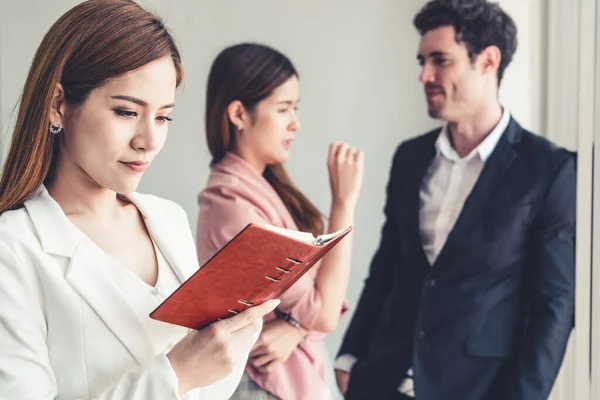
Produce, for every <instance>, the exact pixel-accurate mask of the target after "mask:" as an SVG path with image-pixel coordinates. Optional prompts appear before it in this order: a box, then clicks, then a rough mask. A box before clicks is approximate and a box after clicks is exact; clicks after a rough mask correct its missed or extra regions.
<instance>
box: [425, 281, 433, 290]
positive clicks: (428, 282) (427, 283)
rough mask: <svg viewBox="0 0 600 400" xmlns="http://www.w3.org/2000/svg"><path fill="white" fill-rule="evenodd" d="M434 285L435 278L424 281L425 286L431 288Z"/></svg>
mask: <svg viewBox="0 0 600 400" xmlns="http://www.w3.org/2000/svg"><path fill="white" fill-rule="evenodd" d="M434 286H435V279H428V280H426V281H425V287H426V288H429V289H431V288H432V287H434Z"/></svg>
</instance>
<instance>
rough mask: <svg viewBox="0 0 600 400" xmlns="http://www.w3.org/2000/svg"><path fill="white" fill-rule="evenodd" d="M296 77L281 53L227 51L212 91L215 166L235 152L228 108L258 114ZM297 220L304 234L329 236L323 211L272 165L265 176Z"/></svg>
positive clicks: (209, 107)
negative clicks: (261, 104)
mask: <svg viewBox="0 0 600 400" xmlns="http://www.w3.org/2000/svg"><path fill="white" fill-rule="evenodd" d="M293 76H298V72H297V71H296V69H295V68H294V65H293V64H292V62H291V61H290V60H289V59H288V58H287V57H286V56H284V55H283V54H281V53H280V52H278V51H277V50H275V49H273V48H271V47H268V46H264V45H261V44H255V43H242V44H238V45H235V46H231V47H228V48H226V49H225V50H223V51H222V52H221V53H220V54H219V55H218V56H217V57H216V59H215V61H214V62H213V64H212V67H211V70H210V74H209V77H208V85H207V86H208V87H207V91H206V139H207V141H208V148H209V150H210V153H211V155H212V157H213V158H212V162H211V165H214V164H216V163H218V162H219V161H221V159H222V158H223V157H225V154H226V153H227V152H228V151H232V150H233V149H234V147H235V139H236V138H235V127H234V126H233V123H232V122H231V121H230V120H229V116H228V114H227V108H228V107H229V105H230V104H231V102H233V101H235V100H238V101H240V102H241V103H242V104H243V105H244V107H245V108H246V110H248V111H249V112H252V111H253V109H254V108H255V107H256V105H258V103H259V102H260V101H261V100H264V99H266V98H267V97H269V96H270V95H271V93H272V92H273V91H274V90H275V89H276V88H278V87H279V86H281V85H282V84H283V83H285V82H286V81H287V80H288V79H290V78H291V77H293ZM263 176H264V177H265V179H266V180H267V181H268V182H269V184H270V185H271V186H272V187H273V188H274V189H275V191H276V192H277V194H278V195H279V197H280V198H281V200H282V201H283V204H285V206H286V208H287V209H288V211H289V212H290V214H291V215H292V218H293V219H294V222H296V225H298V228H299V229H300V230H303V231H308V232H312V233H313V234H315V235H320V234H321V233H323V218H322V215H321V213H320V212H319V210H318V209H317V208H316V207H315V206H314V204H313V203H311V202H310V200H308V198H307V197H306V196H304V195H303V194H302V192H300V190H298V188H296V186H295V185H294V184H293V182H292V180H291V179H290V177H289V175H288V174H287V172H286V170H285V168H284V167H283V165H281V164H275V165H268V166H267V168H266V169H265V172H264V174H263Z"/></svg>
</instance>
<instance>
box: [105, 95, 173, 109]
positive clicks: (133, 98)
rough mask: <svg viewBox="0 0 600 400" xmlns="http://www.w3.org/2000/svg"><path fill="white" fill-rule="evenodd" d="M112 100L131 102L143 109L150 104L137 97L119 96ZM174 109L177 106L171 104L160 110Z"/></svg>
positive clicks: (113, 97)
mask: <svg viewBox="0 0 600 400" xmlns="http://www.w3.org/2000/svg"><path fill="white" fill-rule="evenodd" d="M111 98H112V99H116V100H125V101H129V102H131V103H135V104H137V105H138V106H141V107H146V106H147V105H148V103H146V102H145V101H144V100H141V99H138V98H137V97H132V96H125V95H117V96H111ZM173 107H175V104H173V103H171V104H166V105H164V106H162V107H161V108H160V109H161V110H162V109H163V108H173Z"/></svg>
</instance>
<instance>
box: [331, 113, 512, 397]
mask: <svg viewBox="0 0 600 400" xmlns="http://www.w3.org/2000/svg"><path fill="white" fill-rule="evenodd" d="M509 122H510V113H509V112H508V111H507V110H506V108H504V111H503V113H502V117H501V118H500V121H499V122H498V124H497V125H496V127H495V128H494V129H493V130H492V131H491V132H490V134H489V135H488V136H487V137H486V138H485V139H484V140H483V141H482V142H481V143H480V144H479V146H477V147H476V148H475V149H473V151H471V153H469V154H468V155H467V156H466V157H463V158H461V157H460V156H459V155H458V153H457V152H456V150H454V148H453V147H452V143H451V141H450V137H449V135H448V126H447V125H445V126H444V127H443V128H442V131H441V132H440V134H439V137H438V139H437V141H436V143H435V148H436V155H435V157H434V159H433V160H432V162H431V164H430V165H429V168H428V169H427V173H426V174H425V176H424V177H423V181H422V183H421V189H420V191H419V198H420V200H421V202H420V209H419V228H420V235H421V242H422V244H423V249H424V251H425V255H426V256H427V260H428V261H429V264H430V265H433V263H434V262H435V260H436V258H437V256H438V255H439V254H440V252H441V250H442V248H443V247H444V244H445V243H446V239H447V238H448V235H449V233H450V231H451V230H452V228H453V227H454V224H455V223H456V220H457V219H458V216H459V215H460V212H461V210H462V207H463V205H464V203H465V200H466V199H467V197H468V196H469V194H470V193H471V191H472V190H473V187H474V186H475V183H476V182H477V179H478V178H479V175H480V174H481V171H482V170H483V167H484V166H485V162H486V161H487V159H488V158H489V157H490V155H491V154H492V152H493V151H494V149H495V148H496V145H497V144H498V141H499V140H500V138H501V137H502V134H503V133H504V131H505V130H506V128H507V126H508V123H509ZM355 362H356V357H354V356H353V355H350V354H342V355H340V356H339V357H338V358H337V359H336V362H335V368H336V369H339V370H342V371H350V370H351V369H352V366H353V365H354V363H355ZM407 375H408V376H409V377H412V370H409V371H408V372H407ZM398 390H399V391H401V392H402V393H405V394H407V395H410V396H414V388H413V382H412V379H411V378H407V379H405V380H404V381H403V382H402V384H401V385H400V386H399V388H398Z"/></svg>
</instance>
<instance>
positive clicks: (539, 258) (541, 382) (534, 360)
mask: <svg viewBox="0 0 600 400" xmlns="http://www.w3.org/2000/svg"><path fill="white" fill-rule="evenodd" d="M576 178H577V176H576V167H575V157H568V158H567V159H566V160H565V161H564V162H563V163H562V165H560V167H559V168H558V169H557V172H556V174H555V176H554V179H553V181H552V183H551V184H550V186H549V189H548V191H547V193H546V196H545V199H544V200H543V203H542V206H541V208H540V209H539V211H538V213H537V215H536V217H535V220H534V223H533V226H532V235H533V236H532V244H531V246H532V263H531V265H530V268H531V271H530V272H531V282H530V287H531V294H530V299H529V300H530V301H529V302H530V313H529V322H528V324H527V327H526V333H525V339H524V343H523V345H522V347H521V349H522V350H521V353H520V354H519V357H518V360H517V366H516V368H514V369H513V371H512V375H511V376H510V378H509V381H508V382H507V383H508V384H507V385H506V386H505V387H506V388H507V394H506V395H505V396H504V398H506V399H514V400H519V399H523V400H525V399H545V398H547V397H548V396H549V394H550V391H551V389H552V386H553V384H554V381H555V379H556V376H557V375H558V372H559V369H560V366H561V364H562V360H563V357H564V354H565V351H566V346H567V342H568V339H569V335H570V333H571V329H572V327H573V317H574V312H575V211H576V210H575V207H576V180H577V179H576Z"/></svg>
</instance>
